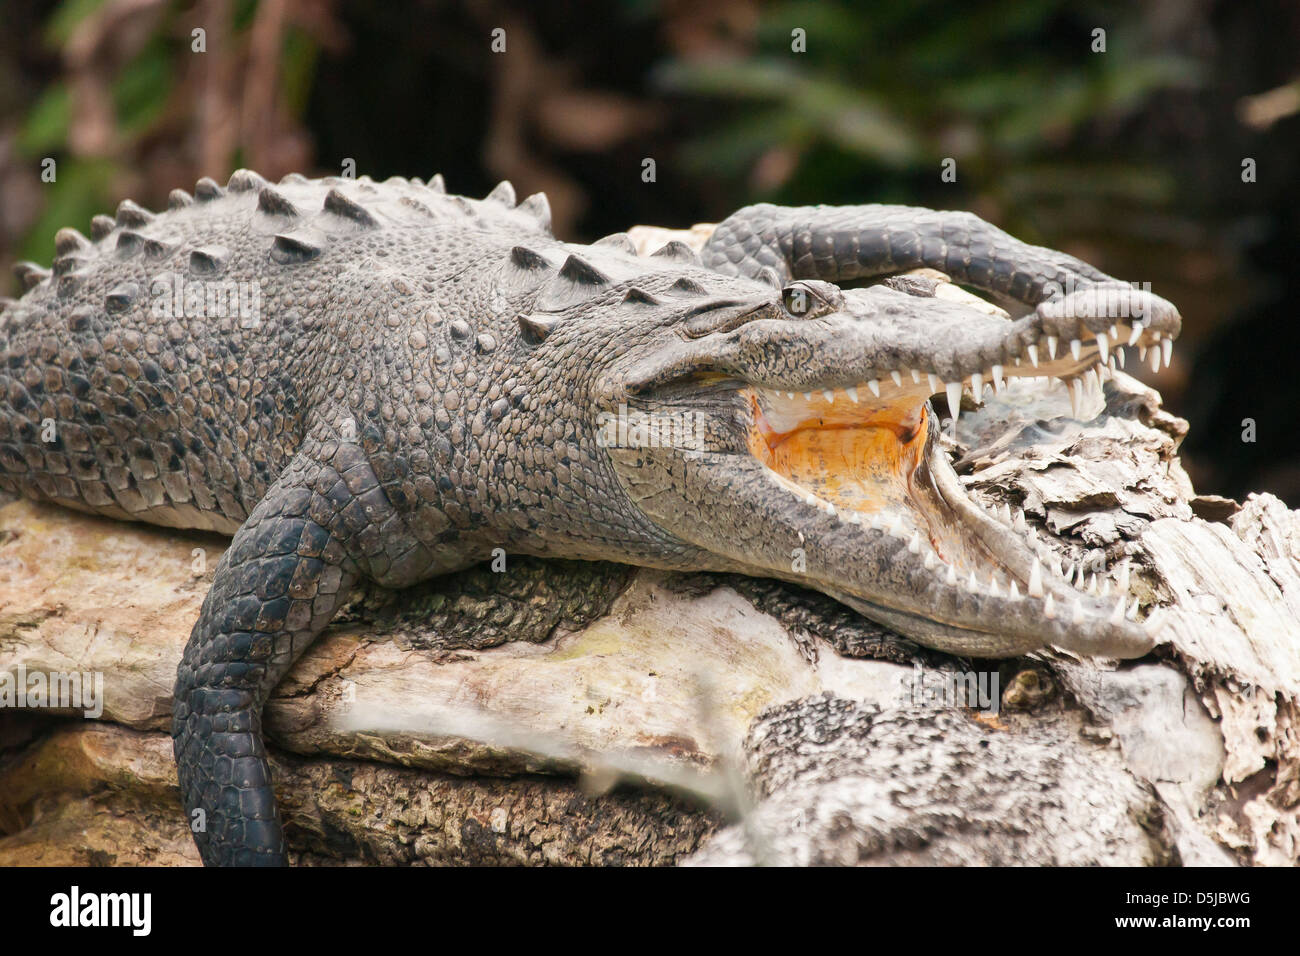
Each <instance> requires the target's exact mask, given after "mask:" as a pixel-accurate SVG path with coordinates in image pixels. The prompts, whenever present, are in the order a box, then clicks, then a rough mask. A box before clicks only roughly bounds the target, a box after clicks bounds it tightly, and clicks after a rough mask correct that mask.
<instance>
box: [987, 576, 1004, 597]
mask: <svg viewBox="0 0 1300 956" xmlns="http://www.w3.org/2000/svg"><path fill="white" fill-rule="evenodd" d="M1001 596H1002V592H1001V591H999V590H998V576H997V575H996V574H993V575H990V576H989V597H1001Z"/></svg>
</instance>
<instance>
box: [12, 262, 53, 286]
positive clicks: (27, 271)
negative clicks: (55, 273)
mask: <svg viewBox="0 0 1300 956" xmlns="http://www.w3.org/2000/svg"><path fill="white" fill-rule="evenodd" d="M14 275H16V276H17V277H18V281H19V282H21V283H22V286H23V288H24V289H34V288H36V287H37V286H38V285H40V284H41V283H42V282H44V281H45V280H46V279H48V278H49V277H50V270H49V269H45V268H42V267H41V266H38V265H37V264H36V263H34V262H28V261H23V262H15V263H14Z"/></svg>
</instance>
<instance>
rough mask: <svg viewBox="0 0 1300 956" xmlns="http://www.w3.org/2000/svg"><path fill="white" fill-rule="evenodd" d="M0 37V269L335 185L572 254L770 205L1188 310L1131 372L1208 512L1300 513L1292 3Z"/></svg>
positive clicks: (73, 28)
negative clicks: (114, 233)
mask: <svg viewBox="0 0 1300 956" xmlns="http://www.w3.org/2000/svg"><path fill="white" fill-rule="evenodd" d="M0 11H2V14H0V24H2V26H0V263H3V264H6V265H7V264H9V263H11V262H13V261H15V260H17V259H22V258H30V259H34V260H36V261H38V262H41V263H43V264H48V263H49V261H50V259H51V258H52V256H53V239H54V233H55V231H56V230H57V229H58V228H59V227H60V226H64V225H74V226H76V227H78V228H80V229H82V230H83V231H84V230H86V229H87V226H88V223H89V220H90V217H91V216H92V215H94V214H95V213H99V212H111V211H112V209H113V208H115V207H116V205H117V202H118V201H119V200H120V199H122V198H124V197H128V196H129V197H131V198H133V199H135V200H136V201H138V202H140V203H141V204H142V205H145V206H148V207H150V208H158V207H160V206H163V205H165V199H166V195H167V193H168V191H170V190H171V189H172V188H174V187H176V186H181V187H184V188H190V187H192V184H193V182H194V180H195V179H196V178H198V177H199V176H203V175H207V176H211V177H213V178H214V179H217V180H218V181H219V182H225V179H226V178H227V177H228V175H229V173H230V172H231V171H232V170H234V169H235V168H237V167H240V166H247V167H250V168H253V169H256V170H257V171H258V172H260V173H262V174H263V175H264V176H266V177H267V178H270V179H277V178H279V177H280V176H281V175H283V174H284V173H286V172H290V171H297V172H305V173H308V174H323V173H335V174H337V173H338V172H339V171H340V164H341V163H342V161H343V160H344V159H345V158H351V159H354V160H355V161H356V164H357V172H358V173H359V174H361V173H365V174H369V175H371V176H373V177H375V178H377V179H383V178H385V177H387V176H390V175H403V176H422V177H428V176H430V175H431V174H433V173H434V172H442V173H443V174H444V175H445V177H446V179H447V182H448V185H449V187H450V189H451V190H452V191H453V192H461V193H466V194H469V195H482V194H483V193H485V192H486V191H487V190H488V189H490V188H491V187H492V186H493V185H494V184H495V183H496V182H497V181H498V180H500V179H503V178H508V179H510V180H512V181H513V182H514V184H515V186H516V188H517V190H518V192H519V194H520V195H521V196H523V195H526V194H528V193H531V192H535V191H538V190H544V191H545V192H547V194H548V195H549V197H550V199H551V203H552V206H553V208H554V211H555V222H556V231H557V234H559V235H561V236H563V237H565V238H572V239H592V238H596V237H598V236H601V235H603V234H606V233H609V232H615V231H619V230H622V229H625V228H627V227H628V226H630V225H633V224H637V223H643V224H656V225H664V226H687V225H690V224H691V223H694V222H701V221H717V220H719V219H721V218H723V217H724V216H726V215H727V214H728V213H730V212H732V211H733V210H734V209H735V208H737V207H739V206H741V205H743V204H745V203H748V202H754V201H759V200H767V201H774V202H784V203H816V202H824V203H858V202H902V203H910V204H915V205H925V206H935V207H940V208H954V209H970V210H973V211H975V212H977V213H978V214H980V215H981V216H984V217H985V218H987V219H989V220H991V221H993V222H994V223H996V224H998V225H1000V226H1002V227H1003V228H1005V229H1007V230H1009V231H1011V232H1013V233H1015V234H1016V235H1018V236H1020V237H1021V238H1023V239H1025V240H1028V241H1032V242H1039V243H1044V244H1047V245H1051V246H1055V247H1058V248H1061V249H1064V250H1066V251H1069V252H1071V253H1074V254H1076V255H1079V256H1081V257H1083V258H1085V259H1087V260H1089V261H1091V262H1093V263H1094V264H1096V265H1098V266H1099V267H1101V268H1102V269H1104V270H1106V271H1107V272H1110V273H1112V274H1114V275H1117V276H1119V277H1120V278H1123V279H1126V280H1132V281H1137V282H1150V283H1151V285H1152V288H1153V290H1154V291H1155V292H1157V293H1158V294H1160V295H1163V296H1165V297H1166V298H1169V299H1171V300H1172V301H1173V302H1174V303H1175V304H1177V305H1178V306H1179V307H1180V309H1181V311H1182V313H1183V316H1184V319H1185V324H1184V331H1183V336H1182V339H1181V340H1180V343H1179V347H1178V348H1177V350H1176V351H1175V356H1174V363H1173V366H1172V368H1170V369H1167V370H1165V371H1162V372H1161V373H1160V374H1159V375H1156V376H1152V375H1151V374H1150V372H1149V370H1148V371H1146V372H1145V373H1139V374H1140V375H1143V377H1144V378H1146V380H1148V381H1151V382H1152V384H1154V385H1156V386H1157V387H1158V388H1160V389H1161V390H1162V392H1163V393H1164V394H1165V397H1166V400H1167V403H1168V405H1169V407H1170V408H1171V409H1172V410H1174V411H1175V412H1177V413H1179V414H1181V415H1183V416H1185V417H1187V418H1189V419H1190V420H1191V423H1192V428H1191V432H1190V434H1189V436H1188V438H1187V441H1186V443H1185V445H1184V451H1185V459H1184V460H1185V464H1186V465H1187V467H1188V469H1189V470H1190V471H1191V472H1192V476H1193V478H1194V480H1195V481H1196V484H1197V488H1198V490H1199V491H1200V492H1202V493H1219V494H1225V495H1229V496H1233V497H1242V496H1244V495H1245V494H1246V493H1248V492H1250V491H1263V490H1267V491H1272V492H1274V493H1276V494H1278V495H1280V496H1282V497H1283V498H1284V499H1285V500H1287V501H1288V502H1289V503H1290V504H1291V505H1292V506H1297V505H1300V348H1298V347H1297V346H1300V331H1297V328H1298V326H1297V322H1296V319H1295V313H1296V303H1297V302H1300V288H1298V286H1300V279H1298V276H1300V269H1297V265H1296V258H1297V254H1298V253H1300V187H1297V181H1298V180H1300V3H1297V2H1295V0H1259V2H1249V0H1188V2H1177V0H1162V2H1132V0H1128V2H1073V3H1065V2H1061V0H1016V2H992V0H991V2H975V0H962V2H937V0H936V2H904V0H881V2H875V3H849V2H821V0H819V2H816V3H807V2H805V3H760V2H756V0H719V2H716V3H708V2H700V0H693V2H691V0H676V2H656V0H624V2H607V3H599V2H568V3H560V2H557V3H547V2H524V0H517V2H505V0H502V2H488V0H484V2H470V0H461V2H452V0H447V2H438V0H413V2H369V3H366V2H357V0H261V2H255V0H240V2H236V0H205V2H199V3H177V2H167V0H65V2H61V3H50V2H37V0H0ZM195 28H202V29H203V30H205V31H206V37H205V39H206V52H204V53H196V52H193V51H192V49H191V31H193V30H194V29H195ZM496 28H502V29H504V30H505V31H506V33H505V36H506V51H505V52H504V53H494V52H492V50H491V46H490V44H491V39H492V31H493V30H494V29H496ZM796 29H799V30H803V31H804V34H805V36H806V52H793V51H792V49H791V44H792V31H793V30H796ZM1097 29H1101V30H1104V31H1105V52H1095V51H1094V49H1093V47H1094V43H1095V40H1094V35H1093V31H1094V30H1097ZM949 157H950V158H953V159H955V160H956V163H957V181H956V182H955V183H944V182H942V181H941V179H940V164H941V162H942V161H943V160H944V159H945V158H949ZM46 158H53V159H54V160H56V163H57V166H56V169H57V179H56V181H55V182H53V183H45V182H42V181H41V178H40V171H41V162H42V160H44V159H46ZM646 158H653V159H654V160H655V163H656V167H657V181H656V182H654V183H645V182H643V181H642V179H641V169H642V161H643V160H644V159H646ZM1246 159H1251V160H1253V161H1254V163H1255V167H1256V180H1257V181H1255V182H1253V183H1247V182H1243V180H1242V163H1243V160H1246ZM0 293H5V294H11V295H12V294H16V293H17V284H16V282H13V281H11V280H9V279H8V277H7V275H6V277H5V279H4V280H3V282H0ZM1134 364H1135V363H1130V364H1129V369H1130V371H1132V370H1133V368H1134ZM1247 418H1249V419H1253V420H1254V421H1255V423H1256V432H1257V440H1256V441H1255V442H1253V443H1250V442H1244V441H1243V440H1242V430H1243V424H1242V422H1243V419H1247Z"/></svg>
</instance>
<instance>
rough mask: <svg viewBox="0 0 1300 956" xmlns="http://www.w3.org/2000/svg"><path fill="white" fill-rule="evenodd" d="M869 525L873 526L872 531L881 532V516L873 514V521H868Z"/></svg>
mask: <svg viewBox="0 0 1300 956" xmlns="http://www.w3.org/2000/svg"><path fill="white" fill-rule="evenodd" d="M867 523H868V524H869V525H870V526H871V530H872V531H879V530H880V515H878V514H875V513H873V514H872V515H871V519H870V521H868V522H867Z"/></svg>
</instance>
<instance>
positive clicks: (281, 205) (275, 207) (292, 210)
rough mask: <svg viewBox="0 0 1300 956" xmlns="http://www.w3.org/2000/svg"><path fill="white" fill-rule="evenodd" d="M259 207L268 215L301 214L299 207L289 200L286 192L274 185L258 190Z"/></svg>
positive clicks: (294, 215) (292, 215) (295, 215)
mask: <svg viewBox="0 0 1300 956" xmlns="http://www.w3.org/2000/svg"><path fill="white" fill-rule="evenodd" d="M257 208H258V210H259V211H260V212H263V213H265V214H266V215H268V216H290V217H297V216H298V215H300V213H299V211H298V207H297V206H295V205H294V204H293V203H291V202H289V200H288V199H287V198H286V197H285V195H284V193H282V192H280V191H279V190H277V189H276V188H275V187H274V186H263V187H262V188H261V189H260V190H259V191H258V193H257Z"/></svg>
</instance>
